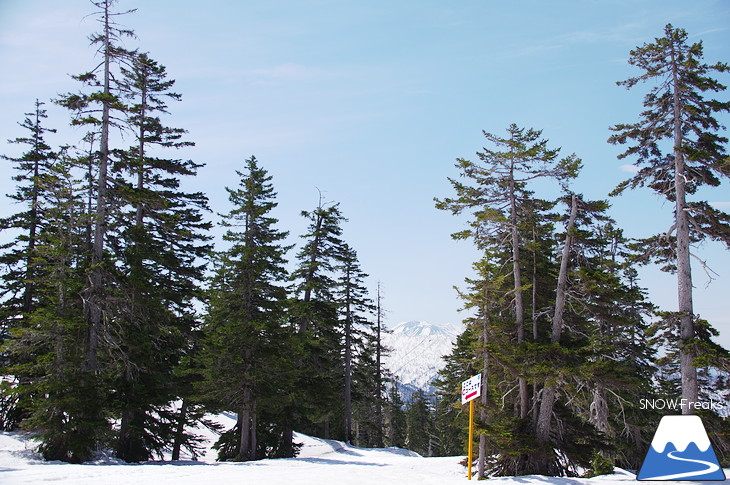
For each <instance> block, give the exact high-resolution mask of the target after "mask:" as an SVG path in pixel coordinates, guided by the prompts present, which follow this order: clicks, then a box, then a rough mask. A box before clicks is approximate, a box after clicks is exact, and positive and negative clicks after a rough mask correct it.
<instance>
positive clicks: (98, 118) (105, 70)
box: [56, 0, 134, 401]
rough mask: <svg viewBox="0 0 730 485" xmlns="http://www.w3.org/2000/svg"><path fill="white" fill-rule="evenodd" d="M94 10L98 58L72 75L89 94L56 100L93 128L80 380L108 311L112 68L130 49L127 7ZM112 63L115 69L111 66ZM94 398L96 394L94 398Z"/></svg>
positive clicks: (108, 1)
mask: <svg viewBox="0 0 730 485" xmlns="http://www.w3.org/2000/svg"><path fill="white" fill-rule="evenodd" d="M91 3H92V5H94V7H95V8H97V9H98V10H97V11H96V12H94V14H93V15H95V16H97V21H98V22H99V23H100V24H101V29H100V31H99V32H96V33H94V34H92V35H91V36H90V37H89V41H90V42H91V45H92V46H97V53H98V54H99V56H100V57H101V59H102V61H101V63H99V64H98V65H97V66H96V67H95V68H94V69H93V70H91V71H89V72H85V73H83V74H79V75H76V76H73V78H74V79H76V80H78V81H80V82H82V83H83V84H84V85H85V86H88V87H89V88H91V92H90V93H79V94H71V93H69V94H67V95H64V96H62V97H61V98H59V99H58V100H57V101H56V102H57V103H58V104H60V105H61V106H64V107H66V108H68V109H69V110H71V112H72V113H73V119H72V124H73V125H90V126H92V127H94V128H95V129H97V130H98V133H99V137H98V139H99V150H98V152H96V153H95V154H94V162H95V164H96V167H97V171H96V172H97V176H96V186H95V206H94V217H93V219H92V220H93V234H92V240H91V258H90V266H89V285H88V288H86V289H85V291H84V303H85V305H86V310H85V313H86V318H87V323H88V328H87V330H86V336H85V339H84V348H85V355H86V357H85V362H84V366H83V371H84V372H85V373H86V374H88V375H87V376H86V379H93V378H95V377H96V376H97V375H98V374H99V373H100V371H101V369H100V366H99V355H98V353H99V350H100V349H99V345H100V343H101V342H102V340H103V337H104V335H105V334H107V333H108V331H109V329H108V328H106V327H105V326H104V322H105V321H108V319H105V318H104V313H105V312H108V311H111V310H110V309H109V308H107V306H108V300H109V298H107V297H106V296H105V292H107V291H108V290H107V289H108V288H111V287H113V286H114V285H113V281H112V280H113V265H112V264H111V262H110V261H109V258H108V256H107V255H106V254H105V249H106V245H107V232H108V229H109V225H110V217H111V215H110V206H111V202H112V201H111V200H110V194H109V185H110V182H111V179H112V174H111V172H110V171H111V168H112V167H111V165H112V163H113V155H114V150H113V149H112V147H111V145H110V133H111V130H112V129H114V128H118V129H122V122H123V120H122V116H123V115H124V113H125V112H126V106H125V105H124V103H123V101H122V97H121V92H120V86H119V84H118V82H117V79H118V78H119V72H118V67H119V66H120V65H121V64H124V63H128V62H129V59H130V56H131V55H132V53H131V52H130V51H129V50H127V49H125V48H123V47H122V46H121V43H122V40H123V39H124V38H125V37H132V36H133V35H134V33H133V32H132V31H131V30H129V29H126V28H124V27H122V26H120V25H119V23H117V21H116V17H118V16H120V15H125V14H127V13H131V12H133V10H129V11H126V12H115V11H114V10H113V7H114V4H115V3H116V0H91ZM115 67H116V68H117V69H115ZM98 399H99V401H100V400H101V398H98Z"/></svg>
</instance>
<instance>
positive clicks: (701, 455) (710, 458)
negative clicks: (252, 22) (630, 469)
mask: <svg viewBox="0 0 730 485" xmlns="http://www.w3.org/2000/svg"><path fill="white" fill-rule="evenodd" d="M636 479H637V480H703V481H705V480H708V481H722V480H725V473H724V472H723V470H722V468H721V467H720V463H719V462H718V461H717V456H716V455H715V450H714V449H713V448H712V444H711V443H710V438H709V437H708V436H707V431H705V426H704V425H703V424H702V419H701V418H700V417H699V416H691V415H681V416H664V417H663V418H662V420H661V421H660V422H659V427H658V428H657V430H656V433H654V439H653V440H652V441H651V446H650V447H649V451H648V452H647V453H646V457H645V458H644V463H643V464H642V465H641V470H639V474H638V475H637V476H636Z"/></svg>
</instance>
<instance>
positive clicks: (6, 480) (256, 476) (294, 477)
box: [0, 433, 711, 485]
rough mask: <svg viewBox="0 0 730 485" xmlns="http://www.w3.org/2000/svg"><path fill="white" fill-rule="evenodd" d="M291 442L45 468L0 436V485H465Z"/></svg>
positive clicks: (416, 464) (403, 463)
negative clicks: (274, 452)
mask: <svg viewBox="0 0 730 485" xmlns="http://www.w3.org/2000/svg"><path fill="white" fill-rule="evenodd" d="M296 439H297V441H299V442H302V443H303V445H304V446H303V447H302V450H301V453H300V455H299V456H298V457H297V458H292V459H279V460H262V461H256V462H249V463H215V462H211V461H200V462H193V461H179V462H154V463H146V464H139V465H129V464H121V463H118V462H115V461H113V460H100V461H98V462H95V463H93V464H86V465H70V464H66V463H60V462H50V463H49V462H44V461H43V460H42V459H41V458H40V457H39V456H38V455H36V454H35V453H34V452H33V447H34V446H35V443H34V442H33V441H32V440H29V439H28V438H27V437H26V436H25V435H23V434H19V433H0V484H3V485H15V484H40V483H48V484H62V485H85V484H88V485H91V484H93V485H117V484H118V485H122V484H124V485H129V484H131V485H146V484H152V485H165V484H170V485H173V484H174V485H208V484H215V485H226V484H237V485H240V484H252V485H255V484H262V485H276V484H282V485H284V484H286V485H291V484H296V485H334V484H343V485H365V484H367V485H372V484H375V485H389V484H393V485H416V484H417V485H431V484H433V485H451V484H464V483H465V482H466V481H467V479H466V470H465V468H464V467H463V466H462V465H460V464H459V461H461V460H462V459H463V457H446V458H441V457H439V458H423V457H421V456H419V455H418V454H416V453H414V452H412V451H408V450H403V449H398V448H381V449H364V448H357V447H354V446H349V445H346V444H344V443H341V442H338V441H331V440H323V439H319V438H312V437H309V436H305V435H301V434H298V435H296ZM211 457H214V456H213V455H206V457H205V460H209V459H211ZM628 482H630V483H633V482H634V475H632V474H629V473H627V472H623V471H619V472H617V473H615V474H613V475H609V476H603V477H597V478H593V479H575V478H548V477H541V476H526V477H517V478H509V477H507V478H496V479H492V480H490V483H492V485H614V484H618V485H627V483H628ZM474 483H476V482H474ZM695 483H699V482H695ZM707 483H711V482H707Z"/></svg>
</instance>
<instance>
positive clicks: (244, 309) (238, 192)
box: [202, 157, 293, 461]
mask: <svg viewBox="0 0 730 485" xmlns="http://www.w3.org/2000/svg"><path fill="white" fill-rule="evenodd" d="M236 173H237V174H238V175H239V177H240V183H239V186H238V187H237V188H233V189H231V188H227V189H226V190H227V191H228V194H229V200H230V202H231V204H232V206H233V209H231V211H230V212H229V213H228V214H226V215H224V216H222V217H223V222H222V225H223V226H224V227H227V228H228V231H227V232H226V234H225V235H224V240H225V241H227V242H228V243H230V248H229V249H227V250H226V251H223V252H221V253H219V254H218V255H217V257H216V272H215V276H214V277H213V280H212V282H211V283H212V285H211V290H210V303H209V312H208V319H207V322H206V326H205V331H206V338H205V342H206V346H205V350H204V354H203V355H204V357H203V358H204V361H205V365H206V369H205V374H206V377H207V380H206V381H205V382H203V383H202V388H203V391H204V394H205V399H206V400H207V401H208V402H210V403H212V405H213V406H214V408H216V409H221V410H228V411H232V412H235V413H238V422H237V424H236V428H235V430H234V434H235V435H236V437H237V440H236V441H235V442H232V443H228V444H227V445H225V444H224V443H223V442H219V448H221V447H222V449H223V450H224V453H223V458H224V459H225V458H232V459H235V460H237V461H245V460H252V459H257V458H264V457H266V456H267V455H257V448H258V445H257V442H258V440H259V436H258V434H257V432H258V430H259V429H263V430H268V433H269V434H272V433H274V432H276V433H278V435H277V436H273V438H274V439H275V441H281V440H286V439H289V446H291V437H288V438H287V436H285V434H283V433H282V431H281V427H280V426H281V425H282V422H281V421H282V416H279V420H280V422H279V423H276V422H274V423H271V422H267V421H265V420H262V419H259V414H261V415H262V416H265V414H263V413H264V411H265V410H266V409H267V408H271V407H273V406H275V404H276V402H277V397H278V396H279V395H281V394H282V392H284V391H285V390H286V389H287V387H288V385H285V384H287V383H286V381H285V379H286V377H285V372H291V366H292V364H293V362H292V361H291V360H289V359H291V358H292V356H291V355H288V354H287V352H288V351H289V350H290V349H291V347H290V346H289V345H288V344H287V339H289V336H288V334H289V329H288V328H287V327H286V326H285V323H286V298H287V294H286V290H285V287H284V282H285V281H286V276H287V274H286V271H285V269H284V264H285V260H284V255H285V253H286V252H287V250H288V249H289V248H288V247H287V246H284V245H282V242H283V240H284V239H285V238H286V237H287V233H286V232H283V231H280V230H278V229H276V227H275V226H276V223H277V220H276V219H275V218H273V217H271V215H270V212H271V211H272V210H273V209H274V208H275V207H276V206H277V203H276V202H275V201H274V199H275V196H276V194H275V192H274V189H273V187H272V184H271V176H269V175H268V174H267V172H266V170H264V169H263V168H261V167H260V166H259V164H258V161H257V160H256V158H255V157H251V158H249V159H248V160H246V170H245V171H244V172H238V171H237V172H236ZM276 386H280V387H278V388H277V387H276ZM268 417H269V418H271V417H270V416H268ZM272 424H274V425H279V427H276V426H274V427H273V428H272V426H271V425H272ZM272 430H273V431H272ZM228 439H229V441H230V437H229V438H228ZM268 439H269V440H271V438H268ZM269 446H271V445H269ZM275 448H276V449H279V448H281V446H280V445H279V446H275ZM269 456H271V455H269Z"/></svg>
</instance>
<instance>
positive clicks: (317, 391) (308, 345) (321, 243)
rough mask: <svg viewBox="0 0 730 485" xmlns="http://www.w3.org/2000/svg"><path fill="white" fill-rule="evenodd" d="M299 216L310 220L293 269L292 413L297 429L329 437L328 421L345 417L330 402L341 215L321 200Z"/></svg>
mask: <svg viewBox="0 0 730 485" xmlns="http://www.w3.org/2000/svg"><path fill="white" fill-rule="evenodd" d="M302 215H303V216H304V217H305V218H307V219H309V221H310V224H309V228H308V232H307V234H305V235H304V236H302V238H303V239H305V241H306V242H305V244H304V246H303V247H302V248H301V250H300V251H299V252H298V254H297V260H298V265H297V267H296V269H295V270H294V271H293V273H292V280H293V281H294V282H295V284H294V295H295V296H294V301H293V302H292V318H293V321H294V322H295V324H296V326H297V332H298V339H299V342H300V346H299V348H300V349H301V350H302V352H303V354H302V355H301V356H300V357H299V358H300V359H301V361H300V365H299V368H300V369H302V370H303V372H302V374H301V376H300V377H299V379H300V384H299V385H298V386H297V387H298V389H300V392H301V393H302V396H301V397H300V399H299V403H298V408H299V411H296V414H297V415H298V416H297V420H298V421H299V426H300V428H299V429H300V430H301V431H303V432H306V433H310V434H314V435H316V436H322V437H324V438H330V437H331V436H332V434H333V433H332V429H331V428H332V424H333V423H336V424H335V426H337V427H338V429H339V426H338V425H339V423H340V422H344V418H343V420H342V421H339V420H336V419H335V418H336V417H337V416H343V414H344V413H343V409H342V407H340V406H334V405H333V403H336V402H337V403H339V402H342V399H341V398H340V396H342V385H341V383H342V375H343V374H342V370H341V369H342V332H341V325H340V320H339V318H338V310H339V303H338V301H337V296H336V292H337V281H336V279H335V278H336V273H335V271H336V267H337V264H338V263H339V255H340V254H341V250H342V247H343V241H342V238H341V236H342V227H341V224H342V222H343V221H344V220H345V219H344V217H343V216H342V214H341V213H340V210H339V207H338V204H334V205H324V204H323V203H322V202H321V201H320V203H319V204H318V207H317V208H316V209H315V210H314V211H310V212H308V211H304V212H302ZM343 433H344V432H342V433H337V434H338V435H340V434H343Z"/></svg>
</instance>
